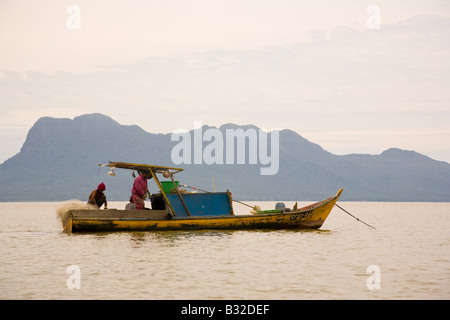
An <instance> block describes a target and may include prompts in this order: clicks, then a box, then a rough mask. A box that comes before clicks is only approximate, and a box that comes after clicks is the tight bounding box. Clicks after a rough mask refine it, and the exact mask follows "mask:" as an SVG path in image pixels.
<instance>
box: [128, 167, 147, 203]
mask: <svg viewBox="0 0 450 320" xmlns="http://www.w3.org/2000/svg"><path fill="white" fill-rule="evenodd" d="M140 173H141V174H140V175H139V177H137V178H136V179H134V183H133V188H132V189H131V197H130V202H132V203H134V204H135V205H136V209H137V210H145V209H147V210H149V208H146V207H145V202H144V199H145V197H146V195H147V192H148V187H147V180H148V179H150V178H151V177H152V175H151V173H150V170H148V169H144V170H142V171H141V172H140Z"/></svg>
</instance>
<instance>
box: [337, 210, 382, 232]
mask: <svg viewBox="0 0 450 320" xmlns="http://www.w3.org/2000/svg"><path fill="white" fill-rule="evenodd" d="M334 205H335V206H336V207H338V208H339V209H341V210H342V211H344V212H345V213H346V214H348V215H349V216H350V217H352V218H354V219H356V220H358V221H359V222H361V223H364V224H365V225H366V226H368V227H371V228H372V229H375V228H374V227H372V226H371V225H370V224H367V223H365V222H364V221H362V220H360V219H358V218H357V217H355V216H354V215H352V214H351V213H350V212H348V211H347V210H345V209H344V208H342V207H340V206H339V205H338V204H336V203H335V204H334ZM375 230H376V229H375Z"/></svg>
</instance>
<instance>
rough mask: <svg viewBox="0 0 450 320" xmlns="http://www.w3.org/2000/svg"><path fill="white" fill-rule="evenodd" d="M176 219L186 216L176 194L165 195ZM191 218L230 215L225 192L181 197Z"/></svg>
mask: <svg viewBox="0 0 450 320" xmlns="http://www.w3.org/2000/svg"><path fill="white" fill-rule="evenodd" d="M166 195H167V198H168V199H169V201H170V204H171V205H172V208H173V209H174V210H175V213H176V216H177V217H187V216H188V214H187V213H186V210H185V209H184V206H183V204H182V203H181V200H180V198H179V197H178V195H177V194H173V193H171V194H166ZM182 196H183V200H184V202H185V203H186V206H187V207H188V209H189V212H190V213H191V215H192V216H223V215H230V214H231V204H230V198H229V196H228V193H227V192H215V193H185V194H183V195H182Z"/></svg>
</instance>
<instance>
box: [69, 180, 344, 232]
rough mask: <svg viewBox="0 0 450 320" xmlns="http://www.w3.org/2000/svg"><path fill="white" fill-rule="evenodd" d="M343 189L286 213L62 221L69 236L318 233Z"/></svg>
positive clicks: (83, 216) (99, 215)
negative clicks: (100, 233) (248, 231)
mask: <svg viewBox="0 0 450 320" xmlns="http://www.w3.org/2000/svg"><path fill="white" fill-rule="evenodd" d="M341 193H342V189H341V190H339V191H338V193H337V194H336V195H335V196H333V197H330V198H328V199H325V200H322V201H319V202H317V203H314V204H312V205H309V206H306V207H303V208H300V209H297V210H295V211H291V212H285V213H265V214H255V215H226V216H207V217H195V216H192V217H183V218H177V217H170V216H169V214H168V211H166V210H139V211H138V210H128V211H127V210H70V211H69V212H68V215H67V216H66V217H65V218H64V219H62V225H63V229H64V230H65V231H67V232H96V231H167V230H207V229H216V230H237V229H242V230H245V229H293V228H312V229H317V228H320V227H321V226H322V224H323V223H324V222H325V220H326V219H327V217H328V215H329V213H330V212H331V210H332V209H333V206H334V204H335V203H336V201H337V200H338V199H339V196H340V195H341Z"/></svg>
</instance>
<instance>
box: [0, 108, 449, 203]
mask: <svg viewBox="0 0 450 320" xmlns="http://www.w3.org/2000/svg"><path fill="white" fill-rule="evenodd" d="M208 128H214V127H208V126H204V129H205V130H207V129H208ZM217 129H219V130H220V132H222V133H223V135H224V136H225V132H226V130H227V129H233V130H237V129H242V130H244V131H246V130H248V129H254V130H257V129H258V128H257V127H255V126H253V125H248V126H237V125H235V124H225V125H222V126H220V127H219V128H217ZM190 133H192V132H190ZM191 136H193V134H192V135H191ZM269 136H271V134H269ZM171 138H172V134H154V133H149V132H146V131H144V130H143V129H141V128H140V127H138V126H126V125H121V124H119V123H118V122H116V121H115V120H113V119H111V118H110V117H108V116H106V115H103V114H99V113H96V114H86V115H81V116H78V117H75V118H74V119H60V118H50V117H42V118H40V119H39V120H38V121H37V122H36V123H35V124H34V125H33V126H32V128H31V129H30V130H29V132H28V135H27V138H26V141H25V143H24V144H23V146H22V148H21V150H20V152H19V153H18V154H16V155H15V156H13V157H11V158H10V159H8V160H6V161H5V162H4V163H3V164H1V165H0V181H1V183H0V201H64V200H70V199H79V200H82V201H84V200H87V198H88V195H89V193H90V192H91V191H92V190H93V189H95V188H96V186H97V185H98V184H99V183H100V182H104V183H105V184H106V194H107V197H108V199H109V200H110V201H114V200H115V201H125V200H128V198H129V196H130V190H131V185H132V182H133V178H132V176H131V173H130V172H129V171H128V170H120V169H116V170H115V173H116V176H115V177H111V176H109V175H107V172H108V171H109V168H105V167H99V166H98V165H99V164H104V163H107V162H108V161H120V162H130V163H146V164H155V165H162V166H171V167H182V168H183V169H184V171H182V172H180V173H178V174H177V175H176V179H177V180H179V181H180V183H182V184H186V185H189V186H194V187H196V188H200V189H205V190H209V191H212V190H213V188H215V190H216V191H225V190H227V189H229V190H230V191H231V192H232V194H233V198H234V199H238V200H273V201H275V200H297V201H303V200H304V201H309V200H321V199H324V198H326V197H328V196H331V195H334V194H335V193H336V192H337V190H339V189H340V188H343V189H344V192H343V195H342V198H341V199H342V200H344V201H345V200H347V201H423V202H431V201H443V202H446V201H450V164H449V163H447V162H443V161H436V160H433V159H431V158H429V157H427V156H425V155H422V154H419V153H417V152H414V151H407V150H401V149H396V148H391V149H388V150H386V151H384V152H382V153H381V154H379V155H368V154H350V155H335V154H332V153H330V152H328V151H326V150H324V149H323V148H322V147H320V146H319V145H317V144H315V143H312V142H310V141H308V140H307V139H305V138H303V137H302V136H301V135H299V134H298V133H296V132H294V131H292V130H287V129H285V130H280V131H279V169H278V171H277V172H276V174H273V175H261V174H260V169H261V164H249V161H245V163H244V164H205V163H204V162H203V163H202V164H179V165H177V164H174V163H173V161H172V157H171V152H172V150H173V149H174V147H175V146H176V145H177V144H179V142H178V141H172V140H173V139H171ZM203 147H205V146H203ZM247 147H248V145H247ZM235 148H236V146H235ZM235 151H236V149H235ZM246 151H248V149H247V150H246ZM247 158H248V153H247ZM247 160H248V159H247ZM150 181H151V180H150ZM213 181H214V184H213ZM149 187H150V191H151V192H152V193H153V192H156V191H157V190H156V185H155V184H154V183H153V182H149Z"/></svg>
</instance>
